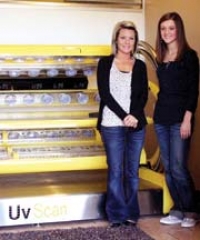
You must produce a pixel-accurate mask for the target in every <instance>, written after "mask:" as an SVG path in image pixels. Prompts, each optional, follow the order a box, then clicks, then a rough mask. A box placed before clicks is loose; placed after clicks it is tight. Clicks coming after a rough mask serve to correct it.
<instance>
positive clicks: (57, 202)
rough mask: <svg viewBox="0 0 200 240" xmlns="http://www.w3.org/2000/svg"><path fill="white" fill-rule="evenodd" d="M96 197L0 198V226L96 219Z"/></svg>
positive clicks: (97, 213) (97, 214)
mask: <svg viewBox="0 0 200 240" xmlns="http://www.w3.org/2000/svg"><path fill="white" fill-rule="evenodd" d="M99 199H100V196H92V197H91V196H89V195H86V194H83V195H72V196H68V195H58V196H44V197H31V198H15V199H3V200H0V212H1V218H0V226H14V225H25V224H40V223H48V222H62V221H72V220H82V219H98V218H99V212H98V204H99ZM91 202H92V203H93V204H92V206H93V208H91Z"/></svg>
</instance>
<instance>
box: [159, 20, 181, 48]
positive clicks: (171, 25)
mask: <svg viewBox="0 0 200 240" xmlns="http://www.w3.org/2000/svg"><path fill="white" fill-rule="evenodd" d="M160 35H161V39H162V40H163V41H164V42H165V43H166V44H171V43H174V42H177V27H176V24H175V22H174V21H173V20H166V21H164V22H162V23H161V24H160Z"/></svg>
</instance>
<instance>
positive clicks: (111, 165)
mask: <svg viewBox="0 0 200 240" xmlns="http://www.w3.org/2000/svg"><path fill="white" fill-rule="evenodd" d="M137 45H138V31H137V29H136V26H135V25H134V23H133V22H131V21H122V22H119V23H117V24H116V26H115V28H114V30H113V35H112V54H111V55H110V56H106V57H102V58H101V59H100V60H99V63H98V70H97V82H98V90H99V94H100V98H101V101H100V109H99V117H98V126H97V127H98V129H99V131H100V133H101V136H102V140H103V142H104V145H105V150H106V156H107V164H108V180H107V199H106V213H107V217H108V220H109V222H110V223H111V227H118V226H121V225H122V224H125V225H135V224H136V223H137V221H138V219H139V216H140V209H139V203H138V185H139V177H138V169H139V164H140V155H141V151H142V147H143V144H144V138H145V125H146V123H147V121H146V118H145V113H144V107H145V105H146V102H147V98H148V81H147V70H146V65H145V63H144V62H143V61H142V60H139V59H137V58H136V57H135V53H136V51H137Z"/></svg>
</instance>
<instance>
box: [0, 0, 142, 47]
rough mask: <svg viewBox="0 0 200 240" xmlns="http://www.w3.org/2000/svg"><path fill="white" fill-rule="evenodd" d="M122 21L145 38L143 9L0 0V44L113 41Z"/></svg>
mask: <svg viewBox="0 0 200 240" xmlns="http://www.w3.org/2000/svg"><path fill="white" fill-rule="evenodd" d="M122 20H131V21H134V22H135V24H136V26H137V28H138V31H139V37H140V39H141V40H144V32H145V31H144V13H143V11H138V10H137V11H134V10H130V9H129V10H125V9H124V10H118V9H102V8H101V9H97V8H96V9H92V8H89V9H88V8H79V7H77V8H75V7H74V8H72V7H60V6H56V7H55V6H44V5H37V6H35V5H26V4H21V5H19V4H18V5H16V4H5V3H0V44H110V40H111V33H112V30H113V27H114V25H115V23H116V22H118V21H122Z"/></svg>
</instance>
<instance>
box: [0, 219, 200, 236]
mask: <svg viewBox="0 0 200 240" xmlns="http://www.w3.org/2000/svg"><path fill="white" fill-rule="evenodd" d="M88 226H96V227H97V226H108V222H107V221H102V220H97V221H80V222H67V223H62V224H46V225H41V226H31V227H30V226H29V227H15V228H11V227H9V228H2V229H0V232H2V231H4V232H19V231H23V230H38V228H39V229H40V230H48V229H52V228H56V229H58V228H65V229H68V228H75V227H86V228H87V227H88ZM138 226H139V227H140V229H142V230H143V231H144V232H146V233H147V234H148V235H149V236H151V237H152V238H153V239H154V240H200V222H199V223H198V224H197V225H196V226H195V227H194V228H181V226H180V225H176V226H166V225H162V224H160V223H159V217H142V218H141V219H140V221H139V223H138ZM119 240H120V239H119Z"/></svg>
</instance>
